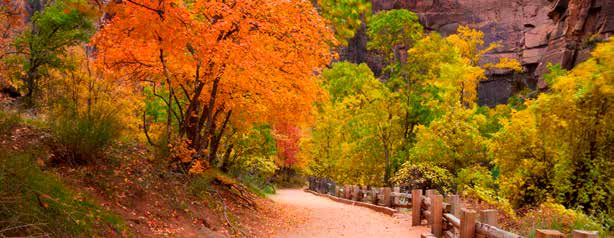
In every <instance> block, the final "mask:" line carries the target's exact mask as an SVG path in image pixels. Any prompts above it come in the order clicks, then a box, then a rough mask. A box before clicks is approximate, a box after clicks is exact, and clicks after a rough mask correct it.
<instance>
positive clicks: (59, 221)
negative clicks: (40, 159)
mask: <svg viewBox="0 0 614 238" xmlns="http://www.w3.org/2000/svg"><path fill="white" fill-rule="evenodd" d="M2 150H4V148H0V151H2ZM0 221H2V222H0V237H13V236H19V237H22V236H23V237H26V236H27V237H30V236H36V237H38V236H44V237H49V236H51V237H96V236H101V237H108V236H118V237H119V236H126V235H127V234H126V233H127V227H126V225H125V223H124V221H123V220H121V219H120V218H119V217H117V216H115V215H114V214H112V213H110V212H109V211H107V210H105V209H103V208H101V207H99V206H97V205H95V204H94V203H93V202H92V200H91V199H89V198H88V197H87V196H85V195H84V194H81V193H76V192H73V191H72V190H71V189H69V188H68V187H66V186H65V185H64V184H63V183H62V182H61V181H60V180H59V179H58V178H56V177H55V176H54V175H51V174H49V173H47V172H43V171H41V170H40V169H39V168H38V167H37V166H36V165H35V162H34V159H33V156H32V155H30V154H17V155H10V156H9V155H8V154H5V153H0Z"/></svg>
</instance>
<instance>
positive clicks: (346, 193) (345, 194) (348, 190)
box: [343, 185, 352, 199]
mask: <svg viewBox="0 0 614 238" xmlns="http://www.w3.org/2000/svg"><path fill="white" fill-rule="evenodd" d="M351 192H352V189H351V188H350V185H343V198H345V199H350V196H351V194H352V193H351Z"/></svg>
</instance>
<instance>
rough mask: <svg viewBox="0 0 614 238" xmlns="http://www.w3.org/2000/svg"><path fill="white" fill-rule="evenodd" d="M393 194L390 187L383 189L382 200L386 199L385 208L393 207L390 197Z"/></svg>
mask: <svg viewBox="0 0 614 238" xmlns="http://www.w3.org/2000/svg"><path fill="white" fill-rule="evenodd" d="M391 193H392V189H390V188H389V187H384V188H382V194H383V195H384V196H383V197H382V199H384V203H383V204H384V207H390V206H391V200H390V195H391Z"/></svg>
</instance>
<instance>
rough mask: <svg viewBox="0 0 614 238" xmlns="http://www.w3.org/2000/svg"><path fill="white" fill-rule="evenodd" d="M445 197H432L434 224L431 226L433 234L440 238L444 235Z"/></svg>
mask: <svg viewBox="0 0 614 238" xmlns="http://www.w3.org/2000/svg"><path fill="white" fill-rule="evenodd" d="M442 212H443V196H442V195H432V196H431V219H432V221H433V224H432V226H431V233H433V235H435V236H437V237H439V236H441V235H442V234H443V230H442V228H443V224H442V223H443V213H442Z"/></svg>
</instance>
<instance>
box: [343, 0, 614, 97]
mask: <svg viewBox="0 0 614 238" xmlns="http://www.w3.org/2000/svg"><path fill="white" fill-rule="evenodd" d="M372 4H373V10H374V11H375V12H377V11H382V10H390V9H401V8H405V9H409V10H411V11H414V12H416V13H417V14H418V15H419V16H420V21H421V23H422V24H423V25H424V26H425V27H426V29H427V30H432V31H437V32H440V33H441V34H443V35H448V34H451V33H454V32H455V30H456V28H457V27H458V25H460V24H462V25H468V26H470V27H473V28H477V29H479V30H481V31H482V32H484V36H485V37H484V38H485V41H486V42H487V43H491V42H500V43H501V45H502V46H501V47H500V48H498V49H497V50H495V51H493V52H492V53H490V54H488V55H486V56H485V57H484V61H485V62H492V61H496V60H497V58H500V57H509V58H515V59H517V60H519V61H520V62H521V63H522V64H523V65H524V67H525V73H522V74H511V73H508V74H505V73H501V72H491V73H490V75H489V80H488V81H485V82H483V83H481V85H480V88H479V94H480V95H479V98H480V99H479V102H480V104H482V105H489V106H494V105H496V104H498V103H506V102H507V98H509V97H510V96H511V95H513V94H514V93H515V92H517V91H519V90H521V89H523V88H529V89H531V90H544V89H546V88H547V85H546V83H545V82H544V80H543V75H544V74H545V73H547V72H548V69H547V65H548V64H549V63H553V64H560V65H561V66H562V67H563V68H566V69H570V68H572V67H573V66H575V65H577V64H578V63H580V62H582V61H584V60H586V59H587V58H588V57H589V56H590V51H591V49H592V47H593V46H594V45H595V43H596V42H599V41H602V40H606V39H607V38H608V37H609V36H610V35H611V34H613V33H614V0H372ZM357 37H358V38H360V37H362V38H363V39H364V35H362V36H361V34H357ZM361 41H362V40H361ZM352 47H357V48H362V46H361V45H355V46H350V48H352ZM358 51H359V50H358ZM357 53H358V54H360V52H357V50H356V49H354V52H352V54H357ZM362 53H363V54H367V55H373V54H372V53H367V52H366V51H364V52H362ZM342 55H343V54H342ZM356 58H360V57H356ZM367 58H372V57H367ZM362 62H368V63H369V65H370V66H371V67H372V68H374V72H376V73H377V72H379V71H380V69H378V65H377V62H376V60H369V59H367V60H364V61H362ZM491 81H501V82H491Z"/></svg>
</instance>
